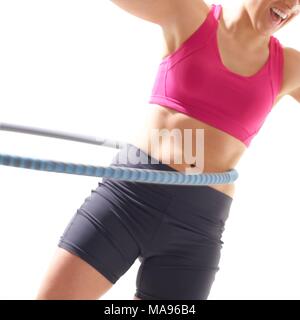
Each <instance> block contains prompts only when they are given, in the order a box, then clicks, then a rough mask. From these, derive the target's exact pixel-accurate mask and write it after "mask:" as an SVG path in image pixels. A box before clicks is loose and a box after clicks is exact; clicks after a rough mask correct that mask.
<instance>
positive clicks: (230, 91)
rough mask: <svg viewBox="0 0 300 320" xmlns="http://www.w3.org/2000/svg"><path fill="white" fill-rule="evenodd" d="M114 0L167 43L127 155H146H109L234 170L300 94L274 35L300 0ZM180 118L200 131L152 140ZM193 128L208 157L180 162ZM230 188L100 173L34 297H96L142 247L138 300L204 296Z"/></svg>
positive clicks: (297, 64)
mask: <svg viewBox="0 0 300 320" xmlns="http://www.w3.org/2000/svg"><path fill="white" fill-rule="evenodd" d="M112 2H113V3H114V4H116V5H118V6H120V7H121V8H122V9H124V10H126V11H127V12H129V13H131V14H133V15H135V16H137V17H140V18H142V19H145V20H148V21H151V22H153V23H155V24H158V25H159V26H161V28H162V31H163V34H164V39H165V44H166V53H165V55H164V57H163V58H162V60H161V63H160V64H159V70H158V74H157V78H156V80H155V84H154V87H153V91H152V95H151V98H150V101H149V102H150V104H149V118H148V119H147V121H146V123H145V129H144V130H142V132H140V131H139V132H137V134H136V139H133V140H132V141H131V142H130V145H129V146H130V153H131V155H132V154H136V155H138V156H139V158H140V159H143V160H147V161H148V162H147V163H145V161H143V162H141V163H138V164H133V163H132V162H130V161H129V162H128V161H127V162H126V161H123V162H121V161H119V159H120V156H122V157H123V159H125V160H128V150H127V151H126V154H125V149H124V150H121V151H120V152H119V153H118V155H117V156H116V157H115V158H114V159H113V161H112V164H113V165H121V166H131V167H137V168H148V169H156V170H170V171H174V170H176V171H180V172H184V171H186V170H187V169H190V170H200V169H201V171H202V172H223V171H226V170H229V169H231V168H234V167H235V166H236V164H237V163H238V161H239V160H240V159H241V157H242V155H243V154H244V152H245V151H246V149H247V147H249V145H250V143H251V140H252V139H253V138H254V137H255V135H256V134H257V133H258V132H259V129H260V128H261V127H262V125H263V123H264V121H265V119H266V117H267V115H268V114H269V113H270V112H271V110H272V108H273V107H274V106H275V105H276V103H277V102H278V101H279V100H280V99H281V98H282V97H284V96H285V95H291V96H292V97H294V98H295V99H296V100H297V101H299V102H300V52H299V51H297V50H295V49H293V48H289V47H283V45H282V44H281V43H280V42H279V41H278V39H277V38H276V37H274V36H273V34H274V33H275V32H276V31H278V30H279V29H281V28H283V27H284V26H285V25H286V24H287V23H289V22H291V21H293V20H294V19H295V17H296V16H297V15H298V13H299V5H300V3H299V0H278V1H272V0H259V1H258V0H244V1H242V0H240V2H239V3H238V2H237V4H236V5H235V6H233V5H232V3H231V4H230V6H221V5H219V4H213V5H208V4H207V3H205V2H204V1H202V0H184V1H182V0H151V1H148V0H113V1H112ZM228 2H229V1H228ZM116 23H117V22H116ZM173 129H176V130H178V131H179V132H182V136H184V130H186V129H190V130H192V132H193V134H192V135H191V137H190V139H188V140H187V139H184V141H183V143H177V142H172V141H173V140H172V141H171V139H169V140H168V139H161V140H159V141H158V142H157V143H156V144H153V140H152V139H153V134H154V132H157V130H158V131H159V130H167V132H171V131H172V130H173ZM197 129H203V131H204V149H203V150H202V151H203V153H202V155H201V156H203V158H204V165H203V167H201V168H200V166H199V165H198V164H196V165H194V166H193V165H192V164H191V163H187V162H186V161H182V162H180V163H178V161H175V158H176V159H178V157H179V158H181V159H182V158H183V157H182V156H183V153H184V150H185V147H186V146H187V145H188V144H189V145H191V146H192V150H193V154H194V153H195V151H197V150H196V149H197V148H198V147H199V146H198V144H197V140H196V131H197ZM155 130H156V131H155ZM153 160H159V162H158V163H155V161H153ZM233 197H234V184H224V185H207V186H180V185H176V186H175V185H155V184H147V183H133V182H126V181H116V180H115V181H113V180H109V179H103V181H102V182H100V183H99V185H98V187H97V189H96V190H92V193H91V195H90V197H88V198H87V199H86V200H85V202H84V203H83V204H82V206H81V207H80V208H79V209H78V210H77V212H76V214H75V215H74V217H73V219H72V220H71V222H70V223H69V225H68V227H67V228H66V229H65V232H64V233H63V235H62V237H61V239H60V241H59V245H58V248H57V253H56V255H55V257H54V259H53V262H52V264H51V266H50V268H49V271H48V272H47V274H46V276H45V279H44V281H43V283H42V285H41V288H40V290H39V293H38V296H37V299H98V298H100V297H101V296H102V295H103V294H104V293H105V292H107V291H108V290H109V289H110V288H111V287H112V285H113V284H115V283H116V281H117V280H118V279H119V278H120V277H121V276H122V275H123V274H124V273H125V272H126V271H127V270H128V269H129V268H130V266H132V264H133V263H134V262H135V260H136V259H137V258H138V259H139V260H140V261H141V265H140V269H139V271H138V274H137V280H136V287H137V288H136V292H135V296H134V299H176V300H185V299H194V300H198V299H207V297H208V295H209V292H210V289H211V286H212V284H213V281H214V279H215V274H216V272H217V271H218V269H219V268H218V264H219V259H220V252H221V248H222V244H223V242H222V241H221V237H222V232H223V230H224V226H225V221H226V219H227V217H228V214H229V210H230V206H231V203H232V200H233Z"/></svg>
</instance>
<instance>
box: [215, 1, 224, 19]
mask: <svg viewBox="0 0 300 320" xmlns="http://www.w3.org/2000/svg"><path fill="white" fill-rule="evenodd" d="M213 10H214V16H215V18H216V19H217V20H219V18H220V15H221V10H222V6H221V5H219V4H217V5H215V4H213Z"/></svg>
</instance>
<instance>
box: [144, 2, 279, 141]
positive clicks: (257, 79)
mask: <svg viewBox="0 0 300 320" xmlns="http://www.w3.org/2000/svg"><path fill="white" fill-rule="evenodd" d="M221 10H222V6H221V5H215V4H213V5H212V9H211V10H210V12H209V14H208V15H207V17H206V19H205V21H204V22H203V23H202V24H201V25H200V27H199V28H198V29H197V30H196V31H195V32H194V33H193V34H192V35H191V36H190V37H189V38H188V39H187V40H186V41H184V42H183V44H182V45H181V46H180V47H179V48H178V49H177V50H176V51H174V52H173V53H171V54H169V55H168V56H167V57H165V58H163V59H162V60H161V63H160V64H159V68H158V73H157V76H156V79H155V83H154V87H153V89H152V94H151V98H150V100H149V103H154V104H160V105H162V106H165V107H168V108H171V109H174V110H177V111H178V112H181V113H184V114H187V115H189V116H191V117H193V118H196V119H199V120H200V121H203V122H205V123H207V124H209V125H211V126H213V127H215V128H217V129H220V130H222V131H224V132H227V133H229V134H230V135H232V136H234V137H236V138H237V139H239V140H240V141H242V142H243V143H244V144H245V145H246V146H247V147H248V146H249V144H250V142H251V140H252V139H253V137H254V136H255V135H256V134H257V133H258V131H259V130H260V128H261V127H262V125H263V123H264V122H265V120H266V117H267V115H268V114H269V112H270V111H271V109H272V106H273V104H274V101H275V98H276V96H277V95H278V93H279V91H280V88H281V85H282V78H283V62H284V61H283V47H282V45H281V44H280V42H279V41H278V39H277V38H275V37H273V36H271V37H270V41H269V58H268V60H267V62H266V63H265V64H264V66H263V67H262V68H261V69H260V70H259V71H258V72H256V73H255V74H254V75H252V76H242V75H239V74H237V73H234V72H232V71H230V70H229V69H227V68H226V67H225V66H224V64H223V63H222V60H221V56H220V53H219V48H218V44H217V37H216V35H217V32H216V31H217V28H218V23H219V17H220V13H221Z"/></svg>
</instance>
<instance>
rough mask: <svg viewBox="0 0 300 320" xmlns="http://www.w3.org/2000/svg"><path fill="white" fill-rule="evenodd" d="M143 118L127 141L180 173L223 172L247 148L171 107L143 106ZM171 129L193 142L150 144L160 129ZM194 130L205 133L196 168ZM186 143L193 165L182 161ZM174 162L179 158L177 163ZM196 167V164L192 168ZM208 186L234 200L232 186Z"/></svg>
mask: <svg viewBox="0 0 300 320" xmlns="http://www.w3.org/2000/svg"><path fill="white" fill-rule="evenodd" d="M146 107H147V108H148V109H147V111H146V117H145V119H141V121H140V125H141V126H140V128H139V130H138V131H137V132H136V133H135V134H134V135H133V137H132V138H131V139H129V141H128V142H129V143H131V144H133V145H134V146H136V147H138V148H139V149H141V150H142V151H144V152H146V153H147V154H149V155H150V156H152V157H154V158H155V159H157V160H160V161H161V162H162V163H165V164H167V165H169V166H170V167H172V168H174V169H175V170H177V171H180V172H185V173H186V172H187V169H188V172H193V171H195V173H197V172H199V173H209V172H224V171H228V170H230V169H233V168H235V166H236V165H237V163H238V161H239V159H240V158H241V156H242V154H243V153H244V152H245V150H246V149H247V147H246V146H245V144H244V143H242V142H241V141H240V140H238V139H236V138H235V137H233V136H231V135H229V134H227V133H226V132H223V131H221V130H218V129H216V128H214V127H212V126H210V125H208V124H206V123H204V122H201V121H199V120H197V119H194V118H192V117H190V116H188V115H185V114H183V113H179V112H177V111H175V110H172V109H170V108H167V107H164V106H161V105H158V104H149V105H147V106H146ZM173 129H177V130H179V132H182V137H184V131H185V130H184V129H190V130H189V131H190V137H191V140H192V141H189V142H187V141H188V140H187V139H182V140H181V143H177V140H176V139H159V140H158V142H157V143H153V134H154V132H159V131H160V130H167V131H170V132H171V131H172V130H173ZM196 129H204V130H201V131H202V133H203V134H204V135H203V137H204V139H203V140H202V141H203V143H202V146H203V147H204V148H203V149H202V152H203V151H204V153H202V154H201V166H200V167H199V166H197V163H198V164H199V163H200V161H197V157H196V156H197V155H199V152H196V149H195V148H196V143H197V141H199V139H198V140H197V139H196V132H197V130H196ZM185 132H186V131H185ZM187 143H189V145H190V146H192V147H191V148H190V149H191V150H192V154H193V155H194V156H195V159H196V162H194V165H193V164H191V162H190V160H189V161H184V160H185V157H184V156H183V153H184V148H185V145H186V144H187ZM175 159H182V161H180V162H179V161H178V160H175ZM195 164H196V165H195ZM209 187H211V188H214V189H216V190H218V191H221V192H223V193H225V194H226V195H228V196H229V197H231V198H233V196H234V192H235V184H234V183H230V184H212V185H209Z"/></svg>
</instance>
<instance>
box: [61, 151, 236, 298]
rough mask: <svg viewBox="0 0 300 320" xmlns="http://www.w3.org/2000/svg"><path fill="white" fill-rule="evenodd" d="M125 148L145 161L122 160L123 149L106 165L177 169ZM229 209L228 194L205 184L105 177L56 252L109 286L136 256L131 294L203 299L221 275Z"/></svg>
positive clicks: (78, 213) (151, 296) (64, 234)
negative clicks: (74, 260) (82, 263)
mask: <svg viewBox="0 0 300 320" xmlns="http://www.w3.org/2000/svg"><path fill="white" fill-rule="evenodd" d="M129 146H130V148H131V152H132V151H134V152H136V153H137V154H138V155H139V157H143V158H144V159H148V163H138V164H132V163H124V161H120V159H121V158H122V159H124V152H125V151H123V150H126V149H122V150H120V151H119V152H118V153H117V155H116V156H115V157H114V158H113V160H112V162H111V165H114V166H128V167H136V168H146V169H155V170H169V171H176V170H175V169H173V168H172V167H170V166H168V165H167V164H163V163H161V162H158V161H157V160H156V159H155V160H156V161H157V162H158V163H151V160H153V158H151V157H150V156H149V155H147V154H146V153H144V152H143V151H141V150H140V149H138V148H136V147H135V146H133V145H129ZM120 156H121V157H120ZM125 157H127V153H126V155H125ZM143 162H145V161H143ZM231 203H232V198H231V197H230V196H228V195H226V194H224V193H223V192H221V191H218V190H216V189H213V188H212V187H210V186H192V185H191V186H180V185H162V184H154V183H138V182H131V181H117V180H113V179H107V178H103V179H102V182H99V183H98V187H97V188H96V189H95V190H92V191H91V194H90V196H89V197H88V198H86V199H85V201H84V203H83V204H82V205H81V207H80V208H79V209H78V210H77V212H76V213H75V215H74V217H73V218H72V219H71V221H70V223H69V225H68V226H67V227H66V229H65V231H64V233H63V235H62V237H61V238H60V241H59V244H58V246H59V247H61V248H64V249H66V250H68V251H69V252H72V253H73V254H75V255H77V256H79V257H80V258H81V259H83V260H85V261H86V262H87V263H89V264H90V265H92V266H93V267H94V268H95V269H96V270H98V271H99V272H100V273H101V274H102V275H104V276H105V277H106V278H107V279H108V280H109V281H110V282H112V283H116V282H117V281H118V279H119V278H120V277H121V276H122V275H123V274H124V273H125V272H126V271H127V270H128V269H129V268H130V267H131V266H132V265H133V263H134V262H135V261H136V259H137V258H138V259H139V261H140V262H141V264H140V267H139V270H138V274H137V279H136V293H135V294H136V296H137V297H139V298H141V299H147V300H151V299H157V300H188V299H192V300H204V299H207V297H208V295H209V292H210V289H211V286H212V284H213V282H214V279H215V275H216V272H217V271H218V270H219V267H218V265H219V260H220V253H221V249H222V244H223V242H222V240H221V237H222V233H223V231H224V226H225V221H226V219H227V217H228V214H229V210H230V206H231Z"/></svg>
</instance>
